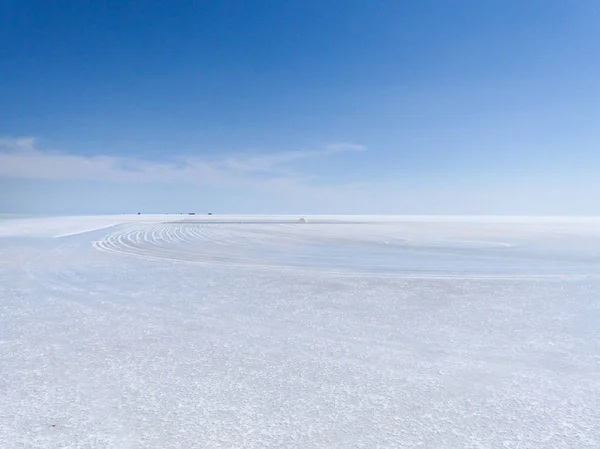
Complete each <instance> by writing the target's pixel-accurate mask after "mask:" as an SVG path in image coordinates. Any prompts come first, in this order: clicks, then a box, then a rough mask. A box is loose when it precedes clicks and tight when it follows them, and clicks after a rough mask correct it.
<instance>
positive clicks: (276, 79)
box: [0, 0, 600, 215]
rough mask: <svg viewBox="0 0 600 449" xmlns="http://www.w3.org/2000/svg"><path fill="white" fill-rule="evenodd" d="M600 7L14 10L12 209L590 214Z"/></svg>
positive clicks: (8, 0) (9, 141) (340, 4)
mask: <svg viewBox="0 0 600 449" xmlns="http://www.w3.org/2000/svg"><path fill="white" fill-rule="evenodd" d="M598 42H600V4H598V2H597V1H595V0H591V1H585V0H581V1H577V2H571V1H556V0H545V1H535V0H531V1H527V2H524V1H513V0H503V1H491V0H489V1H488V0H481V1H470V0H469V1H467V0H456V1H450V0H448V1H446V0H437V1H429V0H422V1H419V2H409V1H398V0H389V1H388V0H375V1H366V0H363V1H357V0H326V1H323V0H320V1H313V0H303V1H295V0H292V1H285V2H284V1H280V0H261V1H241V0H240V1H197V2H189V1H185V2H183V1H173V2H158V1H145V2H139V1H138V2H128V1H103V2H97V1H84V0H78V1H75V0H72V1H61V0H56V1H52V2H47V1H41V0H40V1H28V0H5V1H4V2H2V3H1V5H0V104H1V105H2V106H1V107H0V211H3V212H22V213H112V212H116V213H120V212H137V211H143V212H178V211H188V210H195V211H199V212H201V211H208V210H210V211H213V212H216V213H359V214H360V213H392V214H405V213H408V214H452V213H456V214H488V213H490V214H534V215H537V214H549V215H554V214H586V215H587V214H594V215H600V200H597V193H596V192H598V191H600V181H599V180H598V179H597V178H600V176H598V174H599V173H600V148H599V143H600V126H599V125H598V124H599V123H600V82H599V81H598V80H599V79H600V47H599V46H598V45H597V43H598Z"/></svg>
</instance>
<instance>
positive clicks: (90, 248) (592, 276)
mask: <svg viewBox="0 0 600 449" xmlns="http://www.w3.org/2000/svg"><path fill="white" fill-rule="evenodd" d="M298 218H299V217H281V216H280V217H276V216H272V217H248V216H238V217H231V216H229V217H219V216H211V217H208V216H206V217H202V216H196V217H188V216H185V217H184V216H164V215H163V216H143V215H142V216H112V217H71V218H68V217H63V218H44V219H42V218H38V219H33V218H31V219H5V220H0V447H1V448H7V449H17V448H44V449H51V448H140V449H141V448H234V447H235V448H271V447H277V448H355V447H356V448H377V447H381V448H432V449H441V448H452V449H458V448H569V449H573V448H594V449H597V448H598V447H600V219H522V218H510V217H507V218H481V217H480V218H476V217H475V218H435V217H406V218H399V217H325V216H321V217H317V216H308V217H306V218H307V220H308V222H307V223H298V222H297V221H298ZM181 220H185V221H184V222H181ZM86 231H89V232H86Z"/></svg>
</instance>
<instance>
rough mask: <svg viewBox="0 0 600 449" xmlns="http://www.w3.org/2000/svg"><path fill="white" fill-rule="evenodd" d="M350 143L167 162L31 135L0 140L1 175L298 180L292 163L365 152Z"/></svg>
mask: <svg viewBox="0 0 600 449" xmlns="http://www.w3.org/2000/svg"><path fill="white" fill-rule="evenodd" d="M364 150H365V147H363V146H361V145H356V144H350V143H334V144H329V145H325V146H324V147H323V148H319V149H310V150H297V151H281V152H275V153H264V154H243V153H242V154H230V155H227V156H224V157H222V158H216V159H215V158H213V159H205V158H200V157H177V158H175V159H173V161H170V162H158V161H153V160H148V159H141V158H131V157H119V156H108V155H94V156H84V155H77V154H69V153H65V152H60V151H50V150H43V149H39V148H38V147H37V146H36V141H35V139H34V138H33V137H18V138H6V137H5V138H0V177H2V178H12V179H38V180H57V181H65V180H93V181H112V182H177V183H181V182H186V183H195V184H203V185H219V186H223V185H243V184H248V183H272V182H274V181H277V182H292V181H293V182H298V180H301V179H305V178H308V177H309V176H308V175H307V174H304V173H302V172H297V171H296V170H295V168H294V164H295V163H297V162H299V161H302V160H307V159H317V158H325V157H329V156H334V155H337V156H339V155H341V154H343V153H354V152H359V151H364Z"/></svg>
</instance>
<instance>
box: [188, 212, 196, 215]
mask: <svg viewBox="0 0 600 449" xmlns="http://www.w3.org/2000/svg"><path fill="white" fill-rule="evenodd" d="M188 215H196V212H190V213H189V214H188Z"/></svg>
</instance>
